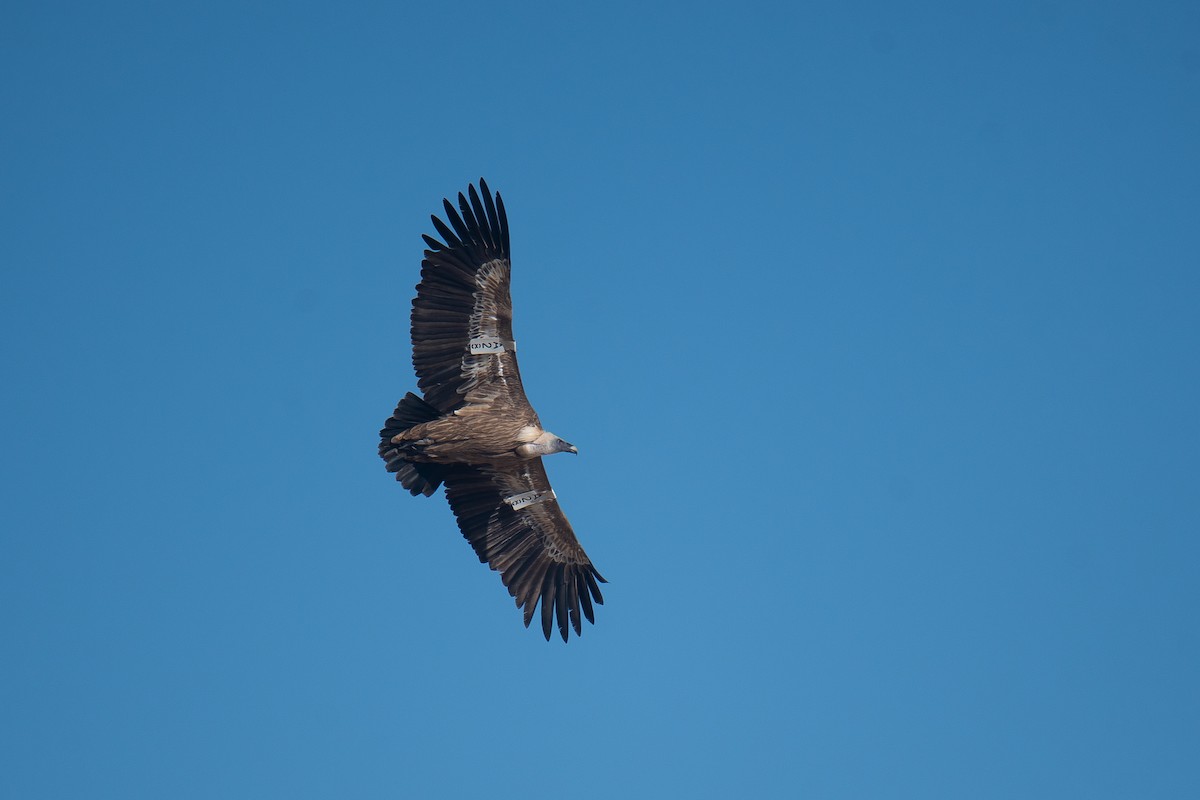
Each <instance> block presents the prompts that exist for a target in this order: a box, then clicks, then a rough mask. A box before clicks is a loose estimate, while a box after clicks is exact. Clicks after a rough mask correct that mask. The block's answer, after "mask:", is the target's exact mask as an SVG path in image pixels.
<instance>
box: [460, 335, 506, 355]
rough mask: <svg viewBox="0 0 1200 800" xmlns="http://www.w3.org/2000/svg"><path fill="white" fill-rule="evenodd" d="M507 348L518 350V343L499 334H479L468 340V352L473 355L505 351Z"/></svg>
mask: <svg viewBox="0 0 1200 800" xmlns="http://www.w3.org/2000/svg"><path fill="white" fill-rule="evenodd" d="M505 350H508V351H509V352H512V353H515V352H517V343H516V342H508V341H505V340H504V339H501V338H500V337H499V336H479V337H477V338H475V339H472V340H471V341H469V342H467V352H468V353H470V354H471V355H480V354H487V353H503V352H504V351H505Z"/></svg>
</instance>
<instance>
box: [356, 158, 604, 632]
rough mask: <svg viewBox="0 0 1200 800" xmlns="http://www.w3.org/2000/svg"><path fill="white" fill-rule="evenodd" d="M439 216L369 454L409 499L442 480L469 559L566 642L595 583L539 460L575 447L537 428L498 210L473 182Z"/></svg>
mask: <svg viewBox="0 0 1200 800" xmlns="http://www.w3.org/2000/svg"><path fill="white" fill-rule="evenodd" d="M442 203H443V206H444V207H445V210H446V219H447V220H448V222H449V224H447V223H445V222H443V221H442V220H440V219H439V218H438V217H437V216H436V215H435V216H432V217H431V219H432V220H433V227H434V229H436V231H437V233H438V235H439V236H441V241H439V240H437V239H435V238H433V237H432V236H429V235H424V236H423V238H424V240H425V243H426V245H427V246H428V248H429V249H428V250H426V251H425V257H424V259H423V260H422V261H421V282H420V283H419V284H418V285H417V296H416V298H414V299H413V302H412V316H411V332H412V348H413V367H414V369H415V370H416V373H417V387H418V388H419V389H420V390H421V394H422V396H421V397H418V396H417V395H416V394H414V393H412V392H409V393H407V394H406V395H405V396H404V398H403V399H402V400H401V401H400V404H399V405H398V406H396V410H395V412H394V413H393V414H392V416H391V418H389V419H388V421H387V422H386V423H385V424H384V426H383V429H382V430H381V431H380V432H379V436H380V442H379V455H380V457H381V458H383V460H384V462H385V463H386V465H387V470H388V471H389V472H394V473H395V474H396V480H398V481H399V482H400V485H401V486H403V487H404V488H405V489H407V490H408V491H409V492H410V493H411V494H412V495H413V496H414V497H415V496H417V495H419V494H420V495H425V496H426V497H428V496H430V495H432V494H433V493H434V492H435V491H436V490H437V488H438V487H439V486H442V485H444V486H445V487H446V499H447V500H448V501H449V503H450V508H451V509H452V510H453V512H454V516H455V518H456V519H457V521H458V528H459V530H460V531H461V532H462V535H463V537H464V538H466V540H467V541H468V542H470V544H471V547H472V548H474V550H475V554H476V555H478V556H479V560H480V561H481V562H483V563H485V564H487V565H488V566H489V567H491V568H492V569H493V570H495V571H497V572H499V573H500V579H501V580H502V581H503V583H504V585H505V587H507V588H508V592H509V594H511V595H512V596H513V597H514V598H515V599H516V603H517V608H519V609H521V610H522V611H523V612H524V615H525V626H526V627H529V623H530V622H531V621H532V620H533V617H534V614H535V609H536V608H537V606H538V604H539V603H540V604H541V623H542V633H543V634H544V635H545V637H546V639H547V640H549V639H550V638H551V633H552V631H553V629H554V627H555V626H557V628H558V633H559V635H560V636H562V640H563V641H564V642H565V641H567V639H568V635H569V630H570V629H571V628H574V629H575V634H576V635H577V636H578V635H580V634H582V633H583V631H582V625H581V620H582V619H583V618H586V619H587V621H588V622H591V623H595V619H594V613H593V608H592V604H593V603H596V604H601V603H603V602H604V598H603V596H602V595H601V594H600V587H599V584H600V583H605V582H606V581H605V580H604V578H603V577H601V576H600V573H599V572H597V571H596V568H595V567H594V566H592V562H591V561H590V560H589V559H588V557H587V554H586V553H585V552H584V551H583V547H581V546H580V544H579V540H578V539H576V538H575V533H574V531H573V530H572V529H571V524H570V523H569V522H567V518H566V516H565V515H564V514H563V511H562V508H561V507H560V506H559V504H558V498H557V497H556V496H555V494H554V490H553V489H552V488H551V487H550V480H549V478H547V477H546V468H545V466H543V464H542V457H543V456H548V455H553V454H554V453H578V450H577V449H576V448H575V446H574V445H573V444H571V443H569V442H566V441H564V440H563V439H560V438H559V437H558V436H555V435H554V434H553V433H551V432H550V431H547V430H545V429H544V428H543V427H542V423H541V422H540V421H539V420H538V415H537V412H535V411H534V410H533V406H531V405H530V404H529V400H527V399H526V397H525V390H524V388H523V387H522V385H521V372H520V370H519V369H518V368H517V352H516V349H517V348H516V344H515V343H514V341H513V331H512V298H511V297H510V294H509V273H510V259H509V247H508V218H507V216H506V215H505V213H504V202H503V201H502V200H501V199H500V195H499V193H497V194H495V195H494V196H493V194H492V193H491V191H490V190H489V189H488V185H487V183H486V182H484V181H483V179H480V181H479V191H478V192H476V191H475V186H474V185H473V184H472V185H470V186H468V187H467V196H464V195H463V194H462V192H459V194H458V209H457V210H456V209H455V207H454V205H453V204H452V203H451V202H450V201H449V200H443V201H442Z"/></svg>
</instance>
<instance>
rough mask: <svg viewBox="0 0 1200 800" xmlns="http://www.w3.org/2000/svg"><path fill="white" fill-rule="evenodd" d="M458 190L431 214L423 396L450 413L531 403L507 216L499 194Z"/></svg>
mask: <svg viewBox="0 0 1200 800" xmlns="http://www.w3.org/2000/svg"><path fill="white" fill-rule="evenodd" d="M479 189H480V192H478V193H477V192H476V191H475V187H474V186H473V185H472V186H470V187H468V190H467V192H468V195H469V196H470V197H469V199H468V197H465V196H464V195H463V193H462V192H459V193H458V210H457V211H456V210H455V208H454V206H453V205H452V204H451V203H450V201H449V200H443V201H442V203H443V205H444V207H445V209H446V219H448V220H449V222H450V224H449V225H447V224H446V223H444V222H442V221H441V220H440V219H438V218H437V217H436V216H434V217H432V220H433V226H434V228H435V229H437V232H438V234H439V235H440V236H441V237H442V239H443V240H444V241H438V240H437V239H435V238H433V237H432V236H428V235H425V236H424V237H423V238H424V239H425V243H426V244H427V245H428V246H429V249H428V250H426V251H425V258H424V259H423V260H422V262H421V282H420V284H418V285H417V296H416V298H415V299H414V300H413V308H412V342H413V366H414V367H415V368H416V371H417V385H418V386H419V387H420V388H421V391H422V392H423V393H424V395H425V400H426V401H428V402H429V403H430V404H431V405H433V406H435V407H436V408H438V409H439V410H440V411H441V412H442V413H448V412H450V411H453V410H455V409H456V408H459V407H461V406H463V405H464V404H467V403H480V404H495V405H498V406H508V407H513V406H519V405H528V402H527V401H526V399H525V390H524V387H523V386H522V385H521V374H520V372H519V371H518V369H517V355H516V352H515V350H516V345H515V344H514V343H513V333H512V297H511V296H510V294H509V274H510V270H511V265H510V262H509V246H508V218H507V217H506V216H505V213H504V202H503V201H502V200H501V199H500V195H499V193H497V194H496V195H495V196H494V199H493V195H492V193H491V192H490V191H489V189H488V186H487V183H485V182H484V181H483V179H482V178H481V179H480V181H479Z"/></svg>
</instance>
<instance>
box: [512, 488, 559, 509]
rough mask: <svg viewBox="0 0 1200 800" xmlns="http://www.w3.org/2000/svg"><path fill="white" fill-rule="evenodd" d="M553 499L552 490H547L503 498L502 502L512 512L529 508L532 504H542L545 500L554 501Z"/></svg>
mask: <svg viewBox="0 0 1200 800" xmlns="http://www.w3.org/2000/svg"><path fill="white" fill-rule="evenodd" d="M554 497H555V494H554V490H553V489H547V490H546V491H544V492H539V491H532V492H521V493H520V494H514V495H513V496H512V497H506V498H504V502H506V503H508V504H509V505H510V506H512V510H513V511H520V510H521V509H522V508H525V507H526V506H531V505H533V504H534V503H542V502H545V501H546V500H552V499H554Z"/></svg>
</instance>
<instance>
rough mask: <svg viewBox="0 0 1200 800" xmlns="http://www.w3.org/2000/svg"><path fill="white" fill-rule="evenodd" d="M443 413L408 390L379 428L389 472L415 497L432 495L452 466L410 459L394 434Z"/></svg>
mask: <svg viewBox="0 0 1200 800" xmlns="http://www.w3.org/2000/svg"><path fill="white" fill-rule="evenodd" d="M440 416H442V413H441V412H440V411H438V410H437V409H436V408H434V407H433V406H431V405H430V404H429V403H426V402H425V401H424V400H422V399H421V398H419V397H417V396H416V395H415V394H413V393H412V392H409V393H408V394H406V395H404V399H403V400H401V401H400V404H399V405H397V406H396V411H395V412H394V413H393V414H392V416H391V417H390V418H388V421H387V422H385V423H384V425H383V429H382V430H380V431H379V438H380V441H379V457H380V458H382V459H383V460H384V462H385V463H386V464H387V471H388V472H394V473H396V480H398V481H400V485H401V486H403V487H404V488H405V489H408V491H409V492H410V493H411V494H412V495H413V496H414V497H416V496H417V495H419V494H423V495H425V496H426V497H429V496H430V495H431V494H433V493H434V492H435V491H437V488H438V486H440V485H441V483H442V481H443V480H444V479H445V477H446V473H447V472H448V471H449V468H448V467H446V466H444V465H441V464H429V463H426V462H423V461H409V460H407V459H406V458H405V457H404V453H403V452H402V451H401V449H400V448H399V447H397V446H396V445H394V444H392V437H393V436H396V435H397V434H400V433H403V432H404V431H406V430H408V429H409V428H411V427H413V426H414V425H420V424H421V423H422V422H432V421H433V420H435V419H437V418H438V417H440Z"/></svg>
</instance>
